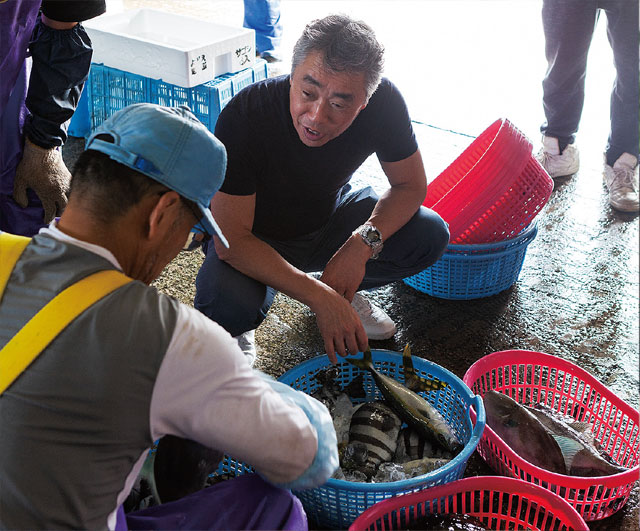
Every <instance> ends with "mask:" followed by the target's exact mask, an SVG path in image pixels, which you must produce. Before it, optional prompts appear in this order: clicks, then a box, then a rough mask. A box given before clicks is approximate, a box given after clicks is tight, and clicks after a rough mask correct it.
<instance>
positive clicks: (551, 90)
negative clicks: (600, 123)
mask: <svg viewBox="0 0 640 531" xmlns="http://www.w3.org/2000/svg"><path fill="white" fill-rule="evenodd" d="M601 10H602V11H604V12H605V13H606V14H607V36H608V38H609V43H610V44H611V48H612V50H613V61H614V65H615V69H616V79H615V82H614V85H613V90H612V92H611V107H610V109H611V111H610V112H611V131H610V134H609V142H608V146H607V151H606V156H607V164H609V165H613V163H614V162H615V161H616V160H617V159H618V157H619V156H620V155H622V153H625V152H626V153H630V154H632V155H635V156H638V46H639V43H638V0H544V2H543V6H542V23H543V28H544V34H545V41H546V44H545V53H546V57H547V62H548V68H547V73H546V76H545V78H544V81H543V82H542V88H543V91H544V96H543V104H544V112H545V116H546V123H545V124H543V126H542V127H541V131H542V132H543V133H544V134H545V135H547V136H552V137H556V138H558V140H559V143H560V148H561V149H564V147H565V146H566V145H567V144H570V143H573V142H574V140H575V134H576V132H577V131H578V125H579V123H580V116H581V114H582V107H583V104H584V86H585V76H586V70H587V54H588V52H589V45H590V44H591V39H592V37H593V32H594V29H595V25H596V22H597V20H598V17H599V14H600V11H601ZM590 75H592V76H597V75H598V73H597V72H591V73H590Z"/></svg>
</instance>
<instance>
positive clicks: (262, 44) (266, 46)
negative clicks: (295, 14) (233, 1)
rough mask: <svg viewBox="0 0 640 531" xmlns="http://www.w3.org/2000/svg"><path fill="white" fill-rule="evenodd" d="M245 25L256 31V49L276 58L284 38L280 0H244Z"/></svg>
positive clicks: (278, 57)
mask: <svg viewBox="0 0 640 531" xmlns="http://www.w3.org/2000/svg"><path fill="white" fill-rule="evenodd" d="M243 25H244V27H245V28H251V29H253V30H255V32H256V49H257V51H258V52H259V53H260V55H262V54H268V55H271V56H273V57H274V58H276V59H281V57H280V55H279V48H280V42H281V40H282V22H281V21H280V0H244V24H243Z"/></svg>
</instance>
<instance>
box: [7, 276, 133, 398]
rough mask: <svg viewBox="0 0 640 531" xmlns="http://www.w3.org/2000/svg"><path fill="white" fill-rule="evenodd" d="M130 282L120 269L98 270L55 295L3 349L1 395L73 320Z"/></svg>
mask: <svg viewBox="0 0 640 531" xmlns="http://www.w3.org/2000/svg"><path fill="white" fill-rule="evenodd" d="M3 266H4V264H3ZM128 282H131V279H130V278H129V277H127V276H126V275H124V274H123V273H121V272H119V271H115V270H107V271H98V272H97V273H94V274H93V275H89V276H88V277H86V278H83V279H82V280H79V281H78V282H76V283H75V284H73V285H71V286H69V287H68V288H67V289H65V290H64V291H62V292H60V293H58V295H56V296H55V297H54V298H53V299H51V301H49V302H48V303H47V305H46V306H45V307H44V308H42V309H41V310H40V311H39V312H38V313H37V314H36V315H34V316H33V317H32V318H31V320H30V321H29V322H28V323H27V324H25V325H24V326H23V327H22V329H21V330H20V331H19V332H18V333H17V334H16V335H15V336H13V337H12V338H11V340H10V341H9V342H8V343H7V344H6V345H5V346H4V348H3V349H2V350H0V395H1V394H2V393H4V391H5V389H7V387H9V386H10V385H11V384H12V383H13V382H14V380H15V379H16V378H17V377H18V376H20V374H21V373H22V371H24V370H25V369H26V368H27V367H28V366H29V365H30V364H31V362H33V360H35V359H36V357H37V356H38V354H40V352H42V351H43V350H44V349H45V348H46V347H47V345H49V343H51V341H53V340H54V339H55V338H56V336H57V335H58V334H59V333H60V332H62V330H64V329H65V328H66V327H67V325H68V324H69V323H70V322H71V321H73V320H74V319H75V318H76V317H77V316H78V315H80V314H81V313H82V312H83V311H84V310H86V309H87V308H88V307H89V306H91V305H92V304H94V303H95V302H97V301H98V300H100V299H101V298H102V297H104V296H105V295H107V294H109V293H111V292H112V291H114V290H115V289H117V288H119V287H120V286H123V285H124V284H127V283H128Z"/></svg>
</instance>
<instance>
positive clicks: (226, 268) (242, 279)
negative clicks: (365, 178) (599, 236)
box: [194, 185, 449, 336]
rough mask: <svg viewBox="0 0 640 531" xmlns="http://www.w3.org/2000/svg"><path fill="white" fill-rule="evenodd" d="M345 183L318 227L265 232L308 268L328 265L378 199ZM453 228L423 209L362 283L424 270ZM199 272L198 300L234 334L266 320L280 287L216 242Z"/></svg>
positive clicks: (363, 285)
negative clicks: (238, 264)
mask: <svg viewBox="0 0 640 531" xmlns="http://www.w3.org/2000/svg"><path fill="white" fill-rule="evenodd" d="M350 188H351V187H350V185H346V186H345V188H344V190H343V195H342V198H341V200H340V204H339V205H338V207H337V209H336V211H335V213H334V214H333V216H332V217H331V219H330V220H329V222H328V223H327V224H326V225H325V226H324V227H322V228H320V229H319V230H317V231H316V232H313V233H311V234H307V235H305V236H302V237H299V238H294V239H291V240H287V241H277V240H273V239H270V238H261V239H262V240H264V241H265V242H266V243H268V244H269V245H270V246H271V247H273V248H274V249H275V250H276V251H277V252H278V253H279V254H280V255H281V256H282V257H283V258H284V259H285V260H286V261H287V262H289V263H290V264H291V265H293V266H295V267H297V268H298V269H300V270H302V271H305V272H313V271H323V270H324V268H325V266H326V264H327V262H328V261H329V260H330V259H331V257H332V256H333V255H334V253H335V252H336V251H337V250H338V249H339V248H340V247H341V246H342V244H343V243H344V242H345V241H346V240H347V238H349V236H350V235H351V233H352V232H353V230H354V229H355V228H356V227H358V226H360V225H361V224H362V223H364V222H365V221H366V220H367V219H369V216H370V215H371V212H372V211H373V208H374V206H375V205H376V203H377V201H378V196H377V195H376V194H375V193H374V191H373V190H372V189H371V187H367V188H364V189H362V190H357V191H351V189H350ZM448 242H449V230H448V228H447V224H446V223H445V222H444V221H443V220H442V218H441V217H440V216H439V215H438V214H436V213H435V212H433V211H432V210H430V209H427V208H425V207H420V209H419V210H418V212H416V214H415V215H414V216H413V217H412V218H411V219H410V220H409V221H408V222H407V223H406V224H405V226H404V227H402V228H401V229H400V230H399V231H398V232H396V233H395V234H394V235H393V236H391V237H390V238H389V239H388V240H386V241H385V242H384V248H383V249H382V252H381V253H380V255H379V257H378V259H377V260H369V261H368V262H367V265H366V272H365V276H364V279H363V280H362V283H361V284H360V287H359V289H361V290H362V289H370V288H376V287H379V286H384V285H385V284H389V283H391V282H394V281H396V280H401V279H403V278H406V277H408V276H411V275H414V274H416V273H418V272H420V271H423V270H424V269H426V268H427V267H429V266H430V265H431V264H433V263H434V262H435V261H436V260H438V258H440V256H441V255H442V253H443V252H444V250H445V248H446V246H447V244H448ZM205 254H206V257H205V260H204V263H203V264H202V267H201V268H200V271H199V272H198V276H197V278H196V296H195V301H194V306H195V307H196V308H197V309H198V310H200V311H201V312H202V313H204V314H205V315H206V316H207V317H209V318H210V319H212V320H214V321H216V322H217V323H218V324H220V325H221V326H222V327H223V328H224V329H226V330H227V331H228V332H229V333H230V334H231V335H232V336H237V335H240V334H242V333H244V332H246V331H247V330H253V329H254V328H257V327H258V325H259V324H260V323H261V322H262V321H263V320H264V318H265V317H266V315H267V312H268V311H269V308H270V307H271V304H272V303H273V299H274V297H275V295H276V293H277V292H276V290H274V289H273V288H271V287H269V286H265V285H264V284H262V283H261V282H258V281H257V280H255V279H253V278H251V277H248V276H246V275H245V274H243V273H241V272H240V271H238V270H236V269H234V268H233V267H231V266H230V265H228V264H227V263H226V262H223V261H222V260H220V259H219V258H218V256H217V254H216V252H215V248H214V246H213V245H209V246H208V247H207V248H206V249H205Z"/></svg>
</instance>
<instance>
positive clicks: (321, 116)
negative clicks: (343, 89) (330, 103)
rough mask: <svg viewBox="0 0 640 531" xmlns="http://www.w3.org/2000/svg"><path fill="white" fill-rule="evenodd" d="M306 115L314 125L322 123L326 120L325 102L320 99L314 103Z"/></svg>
mask: <svg viewBox="0 0 640 531" xmlns="http://www.w3.org/2000/svg"><path fill="white" fill-rule="evenodd" d="M308 114H309V118H310V119H311V120H312V121H313V123H314V124H321V123H324V122H325V121H326V119H327V102H326V101H324V100H322V99H318V100H316V101H314V102H313V103H312V104H311V108H310V109H309V113H308Z"/></svg>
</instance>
